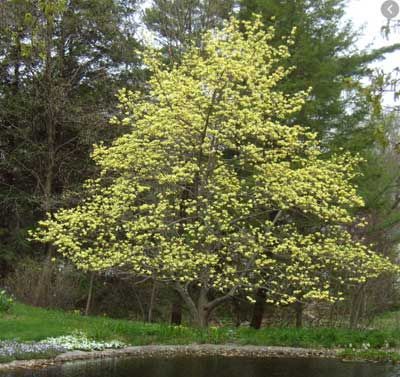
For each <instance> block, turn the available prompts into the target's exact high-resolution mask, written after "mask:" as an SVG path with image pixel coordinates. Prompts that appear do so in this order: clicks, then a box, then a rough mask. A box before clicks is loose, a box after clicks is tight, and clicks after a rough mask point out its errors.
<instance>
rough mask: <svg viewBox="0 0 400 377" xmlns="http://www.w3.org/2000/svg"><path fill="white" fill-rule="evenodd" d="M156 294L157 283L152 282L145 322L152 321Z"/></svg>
mask: <svg viewBox="0 0 400 377" xmlns="http://www.w3.org/2000/svg"><path fill="white" fill-rule="evenodd" d="M156 294H157V281H156V280H153V287H152V289H151V296H150V303H149V310H148V313H147V322H152V321H153V309H154V302H155V300H156Z"/></svg>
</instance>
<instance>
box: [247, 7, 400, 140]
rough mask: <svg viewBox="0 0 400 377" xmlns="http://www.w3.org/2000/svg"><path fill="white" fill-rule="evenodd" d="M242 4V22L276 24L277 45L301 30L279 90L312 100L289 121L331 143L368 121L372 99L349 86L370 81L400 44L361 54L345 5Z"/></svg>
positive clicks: (297, 34)
mask: <svg viewBox="0 0 400 377" xmlns="http://www.w3.org/2000/svg"><path fill="white" fill-rule="evenodd" d="M240 5H241V7H240V17H241V19H244V20H248V19H251V17H252V14H253V13H257V14H262V15H263V20H264V22H265V24H266V25H267V26H268V25H270V24H272V25H274V26H275V28H276V30H277V36H278V38H277V41H279V38H280V37H284V36H285V35H287V34H288V32H290V30H291V29H292V28H293V27H296V28H297V33H296V35H295V42H296V43H295V45H294V46H293V48H292V50H291V57H290V59H289V60H288V62H287V66H292V67H294V69H293V71H292V73H291V74H290V75H288V77H287V79H286V80H285V81H284V82H283V83H282V84H281V85H282V87H283V90H285V91H288V92H292V93H294V92H296V91H298V90H301V89H304V88H308V87H311V88H312V92H311V101H308V102H307V103H306V104H305V105H304V107H303V109H302V111H301V112H300V113H298V114H296V116H295V117H294V119H292V120H289V121H290V122H294V123H296V122H297V123H300V124H304V125H307V126H308V127H311V129H312V130H314V131H316V132H318V133H319V136H320V137H321V138H323V139H325V140H327V141H329V143H331V142H332V139H334V138H335V137H336V135H337V134H338V132H339V133H341V132H351V131H352V130H353V129H354V127H356V126H357V125H358V124H359V123H360V122H362V121H363V120H364V119H365V118H366V117H367V116H368V113H369V104H368V98H366V97H365V95H363V93H360V92H359V91H357V90H354V87H352V85H351V84H350V83H351V82H352V81H355V82H360V81H361V80H362V79H363V78H366V77H367V78H368V77H369V75H370V73H371V70H370V68H369V66H368V65H369V64H370V63H371V62H373V61H376V60H380V59H383V58H384V55H385V54H386V53H390V52H392V51H395V50H397V49H398V48H399V47H400V45H399V44H396V45H393V46H389V47H385V48H382V49H377V50H373V51H371V52H364V51H361V52H360V51H359V50H357V48H356V47H355V46H356V42H357V38H358V34H357V32H356V31H354V30H353V28H352V25H351V21H345V10H346V1H345V0H316V1H314V0H313V1H310V0H299V1H286V0H242V1H241V2H240ZM278 43H279V42H278ZM350 109H351V110H350Z"/></svg>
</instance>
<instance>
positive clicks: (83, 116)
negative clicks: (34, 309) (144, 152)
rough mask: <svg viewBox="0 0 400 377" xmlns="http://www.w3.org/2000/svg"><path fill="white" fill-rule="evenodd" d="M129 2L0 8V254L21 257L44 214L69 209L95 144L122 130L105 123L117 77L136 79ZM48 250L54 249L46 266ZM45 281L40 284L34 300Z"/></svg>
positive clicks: (43, 3) (17, 4)
mask: <svg viewBox="0 0 400 377" xmlns="http://www.w3.org/2000/svg"><path fill="white" fill-rule="evenodd" d="M133 6H134V2H133V1H116V0H101V1H96V2H87V1H80V0H73V1H61V0H52V1H33V2H32V1H24V0H22V1H13V0H12V1H6V2H1V4H0V10H1V13H2V14H3V15H4V19H3V20H2V23H3V25H4V27H3V28H2V29H1V31H0V44H1V51H2V53H1V57H0V67H1V68H0V80H1V88H0V149H1V155H2V159H1V161H0V197H1V202H2V206H1V212H2V224H1V229H2V234H1V239H2V245H1V247H2V251H3V253H4V250H6V251H7V250H8V252H7V253H4V254H6V255H10V256H13V255H15V252H16V251H17V252H18V251H20V252H23V251H27V249H28V247H27V245H25V243H22V244H21V242H20V243H19V245H16V242H18V240H23V239H24V234H25V231H26V229H27V228H29V227H31V226H32V224H33V223H34V221H36V219H37V218H40V217H41V216H42V215H43V213H46V212H52V211H53V210H54V209H55V208H57V207H58V206H59V205H60V204H61V203H62V205H66V203H68V200H70V199H71V197H72V196H71V195H70V194H71V193H73V192H74V191H76V190H77V188H78V187H79V184H80V183H81V182H82V180H83V179H84V178H85V177H87V176H89V175H90V174H91V171H92V169H93V166H92V164H91V163H90V161H89V159H88V154H89V151H90V150H91V147H92V144H93V143H94V142H95V141H97V140H99V139H108V138H110V136H112V135H114V136H115V135H116V134H117V133H118V132H116V131H115V130H111V129H110V127H108V126H107V122H108V118H109V116H110V112H111V111H113V110H112V109H113V106H114V104H115V100H114V94H115V92H116V88H118V87H119V86H120V85H121V82H122V81H123V82H124V85H126V84H127V85H128V86H137V82H138V75H137V72H138V70H137V69H136V68H135V67H136V64H137V61H138V60H137V56H136V55H135V53H134V48H135V47H137V42H136V41H135V40H134V38H133V36H132V33H133V31H134V29H133V26H134V25H133V24H129V25H128V22H129V16H130V14H131V13H132V11H133ZM129 29H130V30H129ZM128 30H129V31H128ZM68 198H70V199H68ZM21 246H25V247H21ZM3 253H2V255H4V254H3ZM51 254H52V250H51V248H50V249H48V250H47V259H48V260H49V259H50V258H51ZM3 261H4V259H3ZM3 266H4V265H3ZM9 266H10V264H6V265H5V266H4V267H3V268H9ZM46 266H50V265H49V263H46ZM46 276H47V274H46V273H45V274H44V275H43V276H42V278H41V281H40V282H39V284H38V291H37V294H36V297H37V298H36V300H35V301H36V302H39V297H40V296H42V294H41V293H42V292H41V291H42V287H43V283H44V281H45V280H47V278H48V276H47V277H46Z"/></svg>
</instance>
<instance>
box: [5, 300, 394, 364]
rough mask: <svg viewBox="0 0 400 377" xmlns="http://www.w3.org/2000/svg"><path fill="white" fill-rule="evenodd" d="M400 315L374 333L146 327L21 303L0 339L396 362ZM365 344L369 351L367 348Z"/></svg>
mask: <svg viewBox="0 0 400 377" xmlns="http://www.w3.org/2000/svg"><path fill="white" fill-rule="evenodd" d="M398 315H399V314H398V313H388V314H385V315H384V316H382V317H380V318H379V319H378V320H377V321H376V327H377V328H376V329H374V330H349V329H339V328H303V329H296V328H263V329H261V330H253V329H251V328H248V327H241V328H229V327H220V328H215V327H210V328H209V329H200V328H193V327H185V326H169V325H167V324H145V323H141V322H133V321H128V320H117V319H110V318H106V317H84V316H81V315H79V314H77V313H68V312H63V311H59V310H46V309H41V308H34V307H31V306H27V305H23V304H19V303H17V304H15V306H14V307H13V309H12V311H11V312H10V313H9V314H6V315H2V316H0V340H17V341H22V342H26V341H39V340H43V339H45V338H48V337H56V336H60V335H68V334H71V333H73V332H74V331H76V330H80V331H83V332H85V333H86V334H87V335H88V336H89V337H91V338H94V339H96V340H113V339H116V340H121V341H123V342H126V343H127V344H131V345H146V344H190V343H200V344H201V343H210V344H226V343H235V344H240V345H250V344H251V345H263V346H288V347H305V348H346V350H345V351H344V353H343V357H345V358H363V359H372V360H388V359H390V360H396V361H397V360H400V353H399V354H398V353H396V352H394V353H392V352H388V351H385V347H390V348H394V349H396V348H399V349H400V326H397V325H396V324H397V322H396V321H397V319H394V317H395V316H398ZM396 318H397V317H396ZM367 344H368V347H369V349H368V350H363V348H364V347H365V346H366V345H367ZM21 357H22V356H21ZM25 357H26V355H25ZM35 357H39V356H35ZM32 358H33V356H32ZM1 361H2V360H0V362H1Z"/></svg>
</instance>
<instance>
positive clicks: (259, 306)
mask: <svg viewBox="0 0 400 377" xmlns="http://www.w3.org/2000/svg"><path fill="white" fill-rule="evenodd" d="M265 299H266V293H265V290H264V289H262V288H258V289H257V292H256V302H255V303H254V306H253V316H252V317H251V322H250V327H252V328H253V329H256V330H258V329H259V328H260V327H261V325H262V321H263V318H264V311H265Z"/></svg>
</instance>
